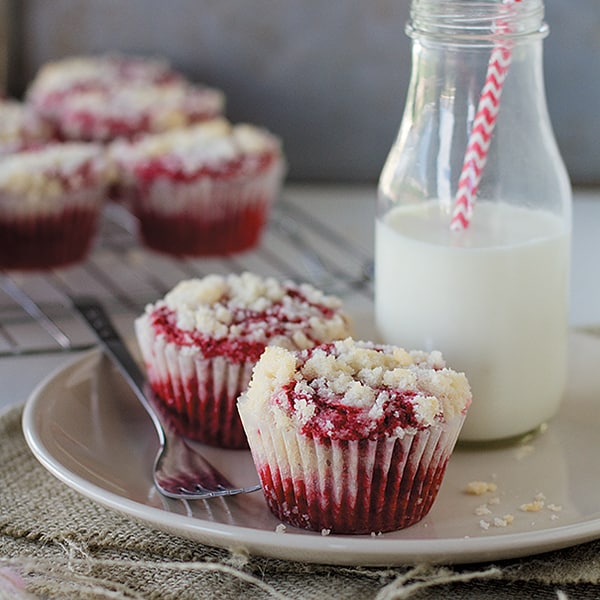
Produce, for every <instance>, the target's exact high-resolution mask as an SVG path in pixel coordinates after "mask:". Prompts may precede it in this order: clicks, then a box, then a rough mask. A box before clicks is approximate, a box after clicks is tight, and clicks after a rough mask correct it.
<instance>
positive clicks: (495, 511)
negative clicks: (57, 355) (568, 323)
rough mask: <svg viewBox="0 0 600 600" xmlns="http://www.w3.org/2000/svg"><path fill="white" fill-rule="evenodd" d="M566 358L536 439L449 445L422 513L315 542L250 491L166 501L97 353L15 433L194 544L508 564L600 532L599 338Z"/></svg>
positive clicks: (578, 341) (80, 485) (343, 557)
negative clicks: (474, 487)
mask: <svg viewBox="0 0 600 600" xmlns="http://www.w3.org/2000/svg"><path fill="white" fill-rule="evenodd" d="M570 357H571V361H570V378H569V386H568V392H567V397H566V400H565V402H564V405H563V407H562V410H561V412H560V413H559V415H558V417H557V418H556V419H554V421H553V422H551V423H550V424H549V427H548V429H547V430H546V431H545V433H543V434H539V435H538V436H537V437H535V438H534V439H533V440H532V441H530V443H529V444H527V445H520V446H512V447H509V448H496V449H486V450H477V451H475V450H467V449H457V450H456V451H455V453H454V455H453V456H452V458H451V460H450V463H449V465H448V470H447V473H446V477H445V479H444V482H443V485H442V489H441V491H440V494H439V496H438V498H437V501H436V502H435V504H434V506H433V508H432V510H431V512H430V513H429V515H428V516H427V517H426V518H425V519H424V520H423V521H421V522H420V523H418V524H416V525H414V526H412V527H410V528H408V529H405V530H403V531H398V532H394V533H389V534H384V535H381V536H342V535H329V536H323V535H320V534H318V533H313V532H306V531H301V530H297V529H295V528H293V527H288V528H287V530H286V532H285V533H278V532H276V527H277V525H278V521H277V520H276V519H275V518H274V517H273V516H272V515H271V514H270V512H269V511H268V509H267V508H266V505H265V503H264V500H263V498H262V495H261V493H260V492H258V493H254V494H250V495H247V496H243V497H236V498H229V499H226V500H223V499H216V500H209V501H195V502H191V503H187V502H182V501H176V500H175V501H173V500H166V499H165V498H163V497H162V496H160V495H159V494H158V493H157V492H156V491H155V489H154V488H153V485H152V481H151V476H150V470H151V466H152V461H153V457H154V454H155V451H156V449H157V438H156V435H155V433H154V430H153V428H152V425H151V423H150V420H149V419H148V417H147V416H146V413H145V412H144V410H143V409H142V408H141V406H140V405H139V404H138V402H137V401H136V400H135V397H134V396H133V395H132V394H131V393H130V391H129V390H128V388H127V387H126V385H125V384H124V383H123V381H122V380H121V379H120V378H119V376H118V375H117V374H116V372H115V371H114V370H113V369H112V368H111V367H110V366H109V365H108V364H107V363H106V361H105V359H102V357H101V355H100V354H99V352H97V351H93V352H91V353H89V354H86V355H85V356H83V357H80V358H78V359H77V360H75V361H74V362H73V363H71V364H70V365H69V366H67V367H66V368H63V369H61V370H59V371H57V372H56V373H54V374H53V375H51V376H49V377H48V378H47V379H46V380H45V381H44V382H42V383H41V384H40V385H39V387H38V388H37V389H36V391H35V392H34V393H33V395H32V396H31V398H30V399H29V401H28V402H27V405H26V407H25V412H24V415H23V429H24V432H25V436H26V439H27V443H28V444H29V446H30V448H31V450H32V451H33V453H34V454H35V456H36V457H37V458H38V460H39V461H40V462H41V463H42V464H43V465H44V466H45V467H46V468H47V469H48V470H49V471H50V472H51V473H53V474H54V475H55V476H56V477H58V478H59V479H60V480H62V481H63V482H64V483H66V484H67V485H69V486H71V487H72V488H74V489H75V490H77V491H78V492H80V493H81V494H83V495H85V496H88V497H89V498H92V499H93V500H95V501H97V502H99V503H101V504H103V505H105V506H108V507H110V508H112V509H115V510H116V511H119V512H120V513H123V514H125V515H128V516H130V517H133V518H134V519H137V520H139V521H141V522H144V523H146V524H148V525H150V526H152V527H155V528H157V529H160V530H164V531H168V532H171V533H175V534H177V535H180V536H183V537H185V538H189V539H192V540H196V541H198V542H202V543H204V544H208V545H213V546H218V547H223V548H232V549H234V548H238V549H246V550H247V551H249V552H251V553H254V554H258V555H264V556H272V557H277V558H284V559H291V560H299V561H308V562H318V563H330V564H345V565H400V564H413V563H416V562H421V561H431V562H438V563H439V562H442V563H451V562H455V563H456V562H462V563H466V562H481V561H487V560H498V559H505V558H515V557H519V556H524V555H529V554H535V553H539V552H543V551H547V550H553V549H558V548H562V547H566V546H570V545H574V544H577V543H580V542H585V541H589V540H591V539H594V538H597V537H600V461H599V460H598V459H597V457H598V454H599V452H600V437H599V436H598V428H599V425H600V411H598V406H597V404H598V401H599V400H600V373H599V371H598V365H600V339H598V338H593V337H590V336H585V335H581V334H574V335H572V337H571V347H570ZM204 451H206V453H207V454H209V455H210V458H211V459H212V460H213V461H214V462H216V463H217V464H218V466H219V467H221V468H222V469H223V470H224V471H226V472H227V473H228V474H229V475H230V476H231V477H232V479H233V480H234V481H235V482H239V483H251V482H253V481H255V480H256V473H255V471H254V467H253V464H252V461H251V458H250V454H249V452H245V451H223V450H216V449H210V448H204ZM474 480H482V481H487V482H491V481H493V482H495V483H496V485H497V492H495V493H493V494H492V493H487V494H485V495H483V496H469V495H467V494H465V493H464V488H465V485H466V484H467V483H468V482H471V481H474ZM538 494H543V495H544V497H545V500H544V503H545V506H544V508H543V509H542V510H540V511H538V512H526V511H523V510H521V509H520V507H521V506H522V505H523V504H526V503H530V502H532V501H533V500H534V499H535V497H536V496H537V495H538ZM492 497H496V498H498V499H499V504H491V505H488V506H489V509H490V510H491V511H492V513H491V514H489V515H478V514H476V512H477V511H476V509H477V508H478V507H480V506H482V505H484V504H486V503H488V501H489V500H490V499H491V498H492ZM538 498H540V496H538ZM550 505H552V508H554V510H552V509H551V508H549V506H550ZM508 514H511V515H513V517H514V520H513V522H512V523H510V524H507V525H506V526H500V525H502V524H503V522H502V521H497V522H496V523H494V517H499V518H503V517H504V516H505V515H508ZM482 520H483V521H484V522H485V523H488V524H489V527H488V528H487V529H485V528H484V527H482V523H481V521H482ZM485 523H484V525H485Z"/></svg>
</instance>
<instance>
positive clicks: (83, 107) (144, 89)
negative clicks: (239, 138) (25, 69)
mask: <svg viewBox="0 0 600 600" xmlns="http://www.w3.org/2000/svg"><path fill="white" fill-rule="evenodd" d="M224 104H225V96H224V94H223V93H222V92H221V91H219V90H216V89H213V88H208V87H203V86H197V85H192V84H189V83H187V82H181V81H174V82H171V83H169V84H160V85H159V84H152V83H147V82H142V83H136V82H134V83H130V82H128V83H119V84H118V85H116V86H113V87H112V88H100V89H91V90H86V91H82V92H79V93H77V94H71V95H69V96H67V97H66V98H65V99H64V100H63V102H62V105H61V107H60V110H59V121H60V125H61V128H62V129H63V130H64V131H65V132H66V134H67V135H71V136H74V135H77V136H79V137H86V136H87V137H93V139H111V138H114V137H118V136H119V137H125V138H130V137H132V136H135V135H138V134H139V133H140V132H145V133H153V132H160V131H166V130H170V129H173V128H178V127H184V126H187V125H189V124H190V123H193V122H195V121H200V120H203V119H207V118H212V117H214V116H215V115H218V114H220V113H221V112H222V110H223V107H224Z"/></svg>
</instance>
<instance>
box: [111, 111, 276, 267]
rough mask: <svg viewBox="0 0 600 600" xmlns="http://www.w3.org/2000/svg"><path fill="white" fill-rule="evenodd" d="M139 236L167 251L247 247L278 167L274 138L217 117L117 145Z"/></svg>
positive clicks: (257, 234) (259, 226) (260, 223)
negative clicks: (130, 142) (130, 190)
mask: <svg viewBox="0 0 600 600" xmlns="http://www.w3.org/2000/svg"><path fill="white" fill-rule="evenodd" d="M113 155H114V156H115V158H116V161H117V162H118V163H119V164H120V166H121V168H122V170H123V172H124V175H123V178H122V179H123V180H124V181H125V185H128V186H129V187H133V188H134V190H135V193H134V194H133V199H132V201H131V210H132V212H133V213H134V215H135V216H136V217H137V219H138V223H139V233H140V238H141V240H142V243H143V244H145V245H146V246H147V247H149V248H151V249H153V250H156V251H159V252H163V253H167V254H171V255H175V256H209V255H226V254H231V253H236V252H242V251H245V250H249V249H251V248H253V247H255V246H256V245H257V244H258V243H259V242H260V239H261V236H262V232H263V229H264V226H265V224H266V222H267V219H268V216H269V212H270V209H271V207H272V205H273V203H274V202H275V200H276V199H277V196H278V195H279V193H280V190H281V186H282V181H283V177H284V173H285V160H284V158H283V154H282V150H281V146H280V142H279V140H278V139H277V138H276V137H275V136H274V135H272V134H270V133H269V132H267V131H266V130H264V129H261V128H259V127H256V126H254V125H249V124H238V125H233V124H231V123H229V122H228V121H227V120H225V119H224V118H217V119H213V120H210V121H207V122H205V123H201V124H198V125H195V126H193V127H189V128H186V129H181V130H176V131H171V132H167V133H164V134H161V135H154V136H147V137H146V138H144V139H142V140H140V141H139V142H137V143H134V144H123V145H117V146H115V148H114V149H113Z"/></svg>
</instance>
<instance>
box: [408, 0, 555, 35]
mask: <svg viewBox="0 0 600 600" xmlns="http://www.w3.org/2000/svg"><path fill="white" fill-rule="evenodd" d="M543 18H544V4H543V0H504V1H502V0H412V3H411V11H410V21H409V23H408V24H407V27H406V32H407V34H408V35H409V36H410V37H412V38H413V39H414V38H418V39H421V40H422V41H423V42H426V41H437V42H440V43H446V44H452V45H469V46H495V45H498V44H508V45H513V44H515V43H518V42H520V41H525V40H531V39H535V38H543V37H545V36H546V35H547V33H548V27H547V25H546V24H545V23H544V21H543Z"/></svg>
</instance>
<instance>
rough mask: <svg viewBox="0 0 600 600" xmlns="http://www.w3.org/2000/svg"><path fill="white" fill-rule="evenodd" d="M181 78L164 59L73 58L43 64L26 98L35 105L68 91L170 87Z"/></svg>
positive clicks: (99, 56)
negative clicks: (125, 86)
mask: <svg viewBox="0 0 600 600" xmlns="http://www.w3.org/2000/svg"><path fill="white" fill-rule="evenodd" d="M180 80H182V77H181V76H180V75H178V74H177V73H176V72H175V71H173V70H172V68H171V66H170V65H169V63H168V62H167V61H165V60H163V59H155V58H145V57H139V56H121V55H117V54H107V55H98V56H72V57H68V58H63V59H60V60H56V61H51V62H48V63H46V64H45V65H44V66H43V67H42V68H41V69H40V70H39V71H38V73H37V74H36V76H35V79H34V81H33V82H32V84H31V86H30V88H29V90H28V97H29V98H30V99H31V100H32V101H34V102H35V103H42V104H44V103H46V102H48V101H50V102H52V101H53V100H55V101H59V100H60V99H62V97H63V96H64V95H65V94H67V93H68V92H70V91H75V92H79V91H84V90H90V89H103V88H107V87H114V85H115V84H118V83H123V82H149V83H169V82H172V81H180Z"/></svg>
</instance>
